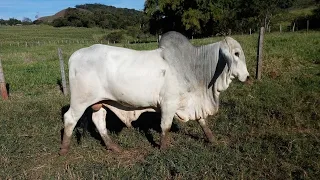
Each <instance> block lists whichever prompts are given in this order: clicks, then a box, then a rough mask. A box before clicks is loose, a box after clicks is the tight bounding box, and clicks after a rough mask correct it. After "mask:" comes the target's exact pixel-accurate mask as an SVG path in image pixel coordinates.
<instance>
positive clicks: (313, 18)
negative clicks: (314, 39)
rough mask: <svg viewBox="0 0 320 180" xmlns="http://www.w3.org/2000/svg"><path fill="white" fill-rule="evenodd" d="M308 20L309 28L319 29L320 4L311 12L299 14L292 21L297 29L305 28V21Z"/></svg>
mask: <svg viewBox="0 0 320 180" xmlns="http://www.w3.org/2000/svg"><path fill="white" fill-rule="evenodd" d="M308 21H309V29H320V24H319V22H320V5H318V7H317V8H316V9H314V10H313V14H311V15H307V16H301V17H299V18H297V19H295V20H293V21H292V24H293V23H295V24H296V26H298V27H299V29H300V30H301V29H307V23H308Z"/></svg>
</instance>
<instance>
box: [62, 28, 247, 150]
mask: <svg viewBox="0 0 320 180" xmlns="http://www.w3.org/2000/svg"><path fill="white" fill-rule="evenodd" d="M236 77H237V78H238V79H239V80H240V81H242V82H244V81H246V80H247V78H248V77H249V73H248V71H247V67H246V63H245V56H244V53H243V50H242V48H241V46H240V44H239V43H238V42H237V41H236V40H234V39H232V38H230V37H226V38H224V40H222V41H220V42H217V43H213V44H209V45H204V46H199V47H196V46H193V45H192V44H191V43H190V42H189V41H188V39H187V38H186V37H184V36H183V35H181V34H180V33H177V32H168V33H166V34H164V35H163V36H162V39H161V40H160V43H159V48H158V49H155V50H151V51H135V50H131V49H126V48H120V47H112V46H107V45H93V46H91V47H88V48H83V49H80V50H78V51H76V52H75V53H73V55H72V56H71V57H70V59H69V81H70V90H71V102H70V109H69V110H68V111H67V112H66V113H65V114H64V135H63V140H62V144H61V149H60V154H61V155H63V154H66V153H67V152H68V149H69V146H70V139H71V135H72V131H73V129H74V127H75V125H76V123H77V121H78V120H79V119H80V117H81V116H82V114H83V113H84V111H85V110H86V109H87V108H88V107H92V109H93V110H94V112H93V115H92V120H93V123H94V124H95V126H96V127H97V129H98V131H99V133H100V135H101V137H102V139H103V141H104V142H105V145H106V147H107V149H110V150H113V151H120V148H119V147H118V146H117V145H116V144H115V143H114V142H112V140H111V139H110V137H109V136H108V133H107V129H106V119H105V118H106V113H107V112H106V110H105V108H103V107H102V106H105V107H106V108H109V109H110V110H111V111H113V112H114V113H115V114H116V115H117V116H118V117H119V119H120V120H122V121H123V122H124V123H125V124H126V125H127V126H131V122H132V121H134V120H136V119H138V117H139V116H140V115H141V113H143V112H159V113H161V124H160V126H161V130H162V133H161V140H160V148H166V146H167V140H168V132H169V130H170V127H171V124H172V121H173V118H176V119H179V120H181V121H184V122H187V121H189V120H197V121H198V122H199V124H200V126H201V127H202V129H203V131H204V133H205V135H206V136H207V138H208V140H209V141H210V142H214V141H215V138H214V136H213V135H212V132H211V130H210V129H209V128H208V127H207V125H206V121H205V118H206V117H207V116H208V115H214V114H215V113H217V111H218V107H219V94H220V92H222V91H224V90H226V89H227V88H228V86H229V84H230V83H231V81H232V79H234V78H236Z"/></svg>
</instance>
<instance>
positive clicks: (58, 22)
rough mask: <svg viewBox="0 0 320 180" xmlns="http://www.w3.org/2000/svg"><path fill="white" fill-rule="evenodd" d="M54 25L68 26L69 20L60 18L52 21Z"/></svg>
mask: <svg viewBox="0 0 320 180" xmlns="http://www.w3.org/2000/svg"><path fill="white" fill-rule="evenodd" d="M52 25H53V26H54V27H63V26H68V20H67V19H66V18H58V19H55V20H53V21H52Z"/></svg>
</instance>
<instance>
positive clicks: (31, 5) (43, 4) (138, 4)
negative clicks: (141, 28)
mask: <svg viewBox="0 0 320 180" xmlns="http://www.w3.org/2000/svg"><path fill="white" fill-rule="evenodd" d="M144 1H145V0H104V1H103V0H0V19H5V20H8V19H9V18H16V19H19V20H22V19H23V18H24V17H27V18H30V19H31V20H35V19H37V18H36V16H37V15H38V16H39V17H43V16H51V15H54V14H55V13H57V12H59V11H61V10H63V9H65V8H68V7H75V5H80V4H93V3H100V4H105V5H109V6H115V7H121V8H129V9H136V10H143V5H144Z"/></svg>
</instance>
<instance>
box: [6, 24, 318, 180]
mask: <svg viewBox="0 0 320 180" xmlns="http://www.w3.org/2000/svg"><path fill="white" fill-rule="evenodd" d="M103 33H104V32H103V30H100V29H85V28H79V29H77V28H61V29H55V28H50V27H46V26H35V27H0V43H2V46H0V58H1V60H2V64H3V69H4V72H5V78H6V82H7V83H8V87H9V91H10V100H8V101H3V100H0V179H318V178H319V177H320V32H309V33H305V32H295V33H283V34H279V33H271V34H269V33H267V34H266V36H265V42H264V45H265V49H264V61H263V75H262V81H259V82H258V81H254V82H253V84H252V85H245V84H242V83H240V82H233V83H232V84H231V86H230V87H229V88H228V89H227V91H226V92H224V93H222V95H221V106H220V110H219V112H218V114H217V115H216V116H215V117H212V118H210V119H209V126H210V128H211V129H212V130H213V132H214V133H215V134H216V136H217V138H218V140H219V143H218V144H217V145H211V144H209V143H208V142H207V141H206V139H205V136H204V134H203V133H202V130H201V129H200V126H199V125H198V124H197V123H196V122H191V121H190V122H188V123H181V122H177V121H174V125H173V127H172V133H171V146H170V147H169V149H167V150H165V151H160V150H159V149H158V148H156V147H154V146H155V143H158V142H159V133H158V131H159V126H160V121H159V117H158V116H157V115H154V114H144V115H142V117H141V118H140V119H139V120H138V121H136V122H135V123H134V126H135V128H132V129H131V128H126V127H124V125H123V124H122V123H121V122H120V120H118V119H117V118H116V116H115V115H114V114H113V113H111V112H109V113H108V115H107V126H108V128H109V129H110V131H111V136H112V138H113V140H114V141H115V142H117V143H118V144H119V145H120V146H121V147H122V148H123V150H124V151H123V152H122V153H119V154H117V153H112V152H109V151H107V150H105V149H104V148H105V147H104V146H103V145H102V144H101V140H100V138H99V135H98V133H97V131H96V130H95V128H94V126H93V124H92V122H91V121H90V111H88V112H87V113H86V114H85V115H84V117H83V118H82V119H81V121H80V122H79V126H78V127H77V128H76V130H75V131H74V136H73V138H72V143H71V149H70V152H69V154H67V155H66V156H59V155H58V151H59V146H60V141H61V136H60V135H61V134H60V132H61V129H62V128H63V121H62V113H63V112H65V111H66V109H67V108H68V105H69V98H68V97H65V96H63V94H62V93H61V90H60V86H59V81H60V69H59V60H58V54H57V48H58V47H61V49H62V51H63V57H64V60H65V65H66V67H67V60H68V58H69V56H70V55H71V54H72V52H74V51H75V50H77V49H79V48H81V47H85V46H88V45H90V44H88V43H85V44H81V43H79V44H78V43H74V44H72V43H71V44H70V43H60V44H57V43H51V44H50V43H47V44H43V45H40V46H36V45H35V46H31V47H25V46H19V47H18V46H17V45H12V46H10V45H9V44H10V43H9V42H13V43H16V42H18V41H21V42H23V41H25V40H30V39H34V40H35V41H38V39H46V40H53V41H54V40H62V39H74V40H77V39H88V40H94V38H95V37H96V36H99V35H101V34H103ZM233 37H234V38H235V39H237V40H238V41H239V42H240V44H241V45H242V47H243V49H244V52H245V54H246V59H247V66H248V70H249V72H250V74H251V75H252V76H254V75H255V65H256V63H255V61H256V46H257V39H258V35H257V34H253V35H251V36H249V35H242V36H233ZM220 39H222V38H221V37H215V38H207V39H201V40H193V41H192V42H193V43H194V44H197V45H199V44H207V43H212V42H216V41H218V40H220ZM116 45H117V46H125V47H129V48H133V49H138V50H142V49H154V48H156V47H157V44H156V43H150V44H129V45H128V44H127V45H123V44H116ZM66 71H67V70H66Z"/></svg>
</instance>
